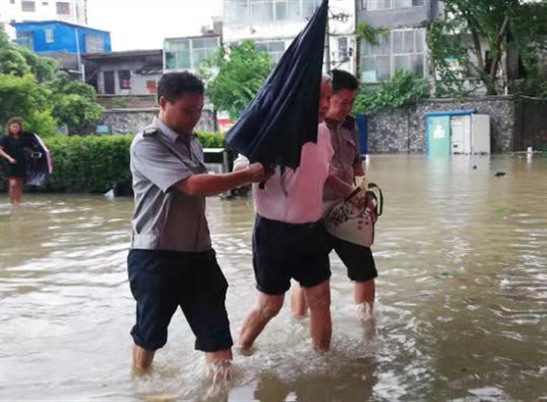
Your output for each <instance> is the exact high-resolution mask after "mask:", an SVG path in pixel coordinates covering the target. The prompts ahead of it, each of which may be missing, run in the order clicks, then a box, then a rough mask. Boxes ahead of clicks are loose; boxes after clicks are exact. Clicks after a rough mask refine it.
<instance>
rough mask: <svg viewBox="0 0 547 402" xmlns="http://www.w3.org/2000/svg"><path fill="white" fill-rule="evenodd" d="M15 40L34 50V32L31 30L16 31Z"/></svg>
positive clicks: (20, 44)
mask: <svg viewBox="0 0 547 402" xmlns="http://www.w3.org/2000/svg"><path fill="white" fill-rule="evenodd" d="M16 35H17V38H16V40H15V41H16V42H17V44H18V45H19V46H23V47H26V48H27V49H30V50H34V34H33V33H32V32H29V31H27V32H17V33H16Z"/></svg>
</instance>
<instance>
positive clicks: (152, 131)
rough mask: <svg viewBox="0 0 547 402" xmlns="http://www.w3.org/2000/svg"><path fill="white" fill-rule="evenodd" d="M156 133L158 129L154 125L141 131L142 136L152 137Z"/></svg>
mask: <svg viewBox="0 0 547 402" xmlns="http://www.w3.org/2000/svg"><path fill="white" fill-rule="evenodd" d="M156 134H159V130H158V129H157V128H154V127H148V128H145V129H144V131H143V132H142V136H143V137H153V136H155V135H156Z"/></svg>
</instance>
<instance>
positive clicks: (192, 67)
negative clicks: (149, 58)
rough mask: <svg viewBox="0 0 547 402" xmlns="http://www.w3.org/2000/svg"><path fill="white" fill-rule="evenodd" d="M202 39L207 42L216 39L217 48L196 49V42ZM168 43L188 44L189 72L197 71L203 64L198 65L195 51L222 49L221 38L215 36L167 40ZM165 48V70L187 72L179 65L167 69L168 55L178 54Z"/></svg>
mask: <svg viewBox="0 0 547 402" xmlns="http://www.w3.org/2000/svg"><path fill="white" fill-rule="evenodd" d="M202 39H206V40H211V39H215V40H216V43H217V46H216V47H205V48H195V49H194V40H202ZM166 42H171V43H175V42H188V52H189V59H190V67H188V68H187V69H188V70H195V69H196V68H197V67H199V66H200V65H201V64H200V65H196V63H195V61H194V50H196V51H197V50H211V49H214V50H215V51H216V50H217V49H219V48H220V37H218V36H216V37H215V36H213V37H211V36H204V37H197V38H179V39H166ZM165 47H166V46H165V44H164V50H163V53H164V56H163V57H164V61H163V65H164V66H165V69H166V70H169V71H177V70H186V68H184V67H179V66H178V65H177V66H176V67H175V68H168V67H167V53H176V52H173V51H170V50H166V49H165Z"/></svg>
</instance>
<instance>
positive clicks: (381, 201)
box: [368, 183, 384, 216]
mask: <svg viewBox="0 0 547 402" xmlns="http://www.w3.org/2000/svg"><path fill="white" fill-rule="evenodd" d="M368 187H369V188H377V189H378V193H379V194H380V205H379V207H378V216H382V214H383V213H384V193H382V189H381V188H380V187H378V185H377V184H376V183H369V184H368Z"/></svg>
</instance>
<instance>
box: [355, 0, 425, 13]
mask: <svg viewBox="0 0 547 402" xmlns="http://www.w3.org/2000/svg"><path fill="white" fill-rule="evenodd" d="M380 1H382V2H383V1H388V2H389V6H388V7H386V8H372V7H371V6H370V4H371V3H373V4H377V3H378V2H380ZM401 1H402V0H361V7H362V8H363V10H366V11H370V12H373V11H385V10H396V9H401V8H412V7H423V6H425V3H426V1H427V0H421V2H422V4H417V5H414V4H410V5H409V6H398V4H402V3H401ZM413 1H414V0H411V3H412V2H413Z"/></svg>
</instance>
